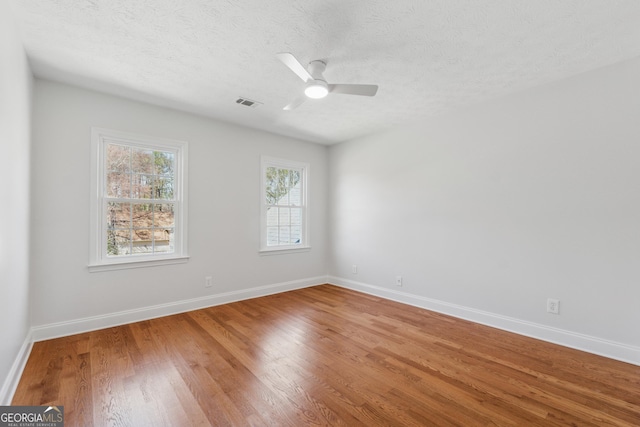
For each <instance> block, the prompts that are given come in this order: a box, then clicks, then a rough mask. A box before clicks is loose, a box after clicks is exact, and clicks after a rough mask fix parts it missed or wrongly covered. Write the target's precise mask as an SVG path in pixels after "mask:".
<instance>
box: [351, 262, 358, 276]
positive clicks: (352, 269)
mask: <svg viewBox="0 0 640 427" xmlns="http://www.w3.org/2000/svg"><path fill="white" fill-rule="evenodd" d="M351 273H353V274H358V266H357V265H355V264H353V265H352V266H351Z"/></svg>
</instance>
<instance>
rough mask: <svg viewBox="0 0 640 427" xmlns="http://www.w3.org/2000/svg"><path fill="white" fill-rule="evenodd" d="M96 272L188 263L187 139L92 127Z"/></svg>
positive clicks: (93, 260)
mask: <svg viewBox="0 0 640 427" xmlns="http://www.w3.org/2000/svg"><path fill="white" fill-rule="evenodd" d="M92 158H93V163H92V182H91V187H92V198H91V204H92V206H91V212H92V215H91V260H90V265H89V268H90V270H91V271H101V270H108V269H117V268H133V267H141V266H148V265H155V264H164V263H176V262H186V260H187V255H186V243H187V229H186V206H187V204H186V173H185V166H186V164H187V143H186V142H182V141H174V140H167V139H159V138H148V137H142V136H138V135H131V134H127V133H123V132H117V131H111V130H106V129H96V128H94V129H93V130H92Z"/></svg>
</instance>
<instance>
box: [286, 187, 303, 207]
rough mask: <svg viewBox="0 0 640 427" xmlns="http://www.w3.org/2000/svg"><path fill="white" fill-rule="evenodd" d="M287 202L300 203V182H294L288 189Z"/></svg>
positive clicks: (297, 204)
mask: <svg viewBox="0 0 640 427" xmlns="http://www.w3.org/2000/svg"><path fill="white" fill-rule="evenodd" d="M289 203H290V204H291V205H293V206H300V205H302V191H300V183H298V184H296V186H295V187H292V188H291V190H289Z"/></svg>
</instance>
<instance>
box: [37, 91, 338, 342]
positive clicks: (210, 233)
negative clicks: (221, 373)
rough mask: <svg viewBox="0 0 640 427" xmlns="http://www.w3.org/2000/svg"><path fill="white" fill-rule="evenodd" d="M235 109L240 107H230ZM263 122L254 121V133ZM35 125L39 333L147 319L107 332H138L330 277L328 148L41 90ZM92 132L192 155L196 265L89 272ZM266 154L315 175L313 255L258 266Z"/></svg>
mask: <svg viewBox="0 0 640 427" xmlns="http://www.w3.org/2000/svg"><path fill="white" fill-rule="evenodd" d="M229 108H240V107H238V106H237V105H236V104H235V103H233V102H231V103H230V104H229ZM252 112H253V110H251V109H247V120H248V121H249V120H251V114H252ZM33 122H34V135H33V153H32V159H33V160H32V165H33V173H32V179H33V186H32V187H33V193H32V208H33V211H32V216H33V221H32V248H33V249H32V251H31V254H32V287H33V292H34V298H33V306H32V309H33V325H34V327H35V329H36V330H37V329H38V328H41V327H43V326H44V327H45V328H46V325H52V324H55V323H56V322H69V321H74V320H78V319H85V320H87V318H91V317H93V316H105V315H110V314H113V313H119V312H123V311H127V310H134V311H135V310H141V309H142V311H141V312H136V313H133V314H132V315H131V316H129V317H126V316H124V317H123V316H120V317H116V318H113V319H110V320H109V319H107V320H106V321H105V322H106V323H110V322H111V321H115V322H116V323H117V322H119V321H131V320H135V319H137V318H140V317H149V316H154V315H160V314H162V313H163V311H162V310H160V311H148V312H144V308H145V307H150V306H157V305H162V304H174V303H176V302H179V301H185V300H192V299H202V298H204V300H199V302H198V304H200V305H202V304H205V305H206V304H207V303H212V302H215V300H214V299H211V300H207V299H206V298H207V297H208V296H215V295H220V294H225V295H227V293H233V295H236V296H238V297H248V294H239V293H238V292H239V291H241V290H247V289H254V288H256V287H261V286H269V285H277V284H283V283H285V284H290V282H294V283H293V285H292V286H296V285H304V284H307V283H312V282H313V278H315V277H322V278H324V277H326V276H325V275H326V242H325V233H324V231H325V229H326V224H325V222H326V214H325V210H326V205H327V200H326V198H327V192H326V186H327V184H326V183H327V175H326V173H327V157H328V150H327V148H326V147H325V146H321V145H317V144H311V143H306V142H303V141H299V140H294V139H290V138H285V137H281V136H276V135H272V134H267V133H264V132H260V131H254V130H250V129H246V128H241V127H238V126H234V125H230V124H225V123H222V122H219V121H215V120H211V119H207V118H204V117H199V116H194V115H191V114H186V113H181V112H178V111H174V110H170V109H165V108H161V107H155V106H151V105H148V104H143V103H138V102H134V101H129V100H126V99H123V98H118V97H113V96H109V95H104V94H101V93H97V92H92V91H88V90H84V89H79V88H74V87H71V86H66V85H62V84H58V83H53V82H49V81H42V80H39V79H36V83H35V88H34V115H33ZM92 126H96V127H102V128H108V129H115V130H120V131H126V132H132V133H137V134H142V135H151V136H158V137H162V138H172V139H179V140H186V141H187V142H188V143H189V166H188V179H189V189H188V191H189V217H188V222H189V255H190V256H191V259H190V260H189V262H188V263H187V264H181V265H170V266H160V267H150V268H140V269H132V270H119V271H109V272H100V273H89V272H88V270H87V263H88V245H89V173H90V171H89V170H90V160H91V159H90V140H91V127H92ZM262 154H265V155H269V156H274V157H282V158H287V159H291V160H297V161H304V162H308V163H310V166H311V176H310V186H311V188H310V197H311V198H312V200H311V212H310V214H311V239H312V241H311V244H312V249H311V251H309V252H305V253H297V254H288V255H273V256H260V255H259V254H258V249H259V237H260V233H259V218H260V216H259V212H260V199H259V191H260V179H259V177H260V155H262ZM205 276H213V282H214V286H213V287H212V288H208V289H205V288H204V283H205ZM310 278H311V280H310V281H309V280H308V279H310ZM285 288H286V286H285ZM281 289H282V287H280V288H274V289H272V290H273V291H277V290H281ZM230 298H231V299H233V297H230ZM224 300H225V299H224V298H223V299H221V300H220V301H221V302H223V301H224ZM198 304H196V305H198ZM191 307H192V305H183V306H179V307H177V308H178V309H188V308H191ZM174 308H175V307H174ZM172 309H173V308H169V309H168V310H169V311H171V310H172ZM105 322H102V323H101V322H97V323H95V324H92V323H90V322H89V323H87V322H85V323H84V324H83V325H76V326H77V328H76V326H74V325H70V327H69V328H64V327H62V328H57V329H56V328H55V327H53V328H52V329H50V330H49V331H48V332H44V333H42V334H40V333H38V334H36V336H35V338H36V339H38V338H41V337H47V336H50V335H52V334H53V335H55V334H59V333H68V332H73V331H74V330H76V329H78V330H80V329H83V328H84V327H85V326H87V325H93V326H96V327H100V326H103V325H104V324H105ZM54 326H55V325H54Z"/></svg>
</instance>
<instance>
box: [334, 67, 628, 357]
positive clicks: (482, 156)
mask: <svg viewBox="0 0 640 427" xmlns="http://www.w3.org/2000/svg"><path fill="white" fill-rule="evenodd" d="M639 76H640V60H634V61H630V62H625V63H621V64H617V65H614V66H611V67H608V68H603V69H600V70H596V71H593V72H590V73H586V74H582V75H579V76H576V77H573V78H571V79H567V80H564V81H561V82H558V83H555V84H551V85H548V86H545V87H541V88H536V89H533V90H530V91H527V92H522V93H519V94H515V95H513V96H510V97H507V98H503V99H500V100H494V101H493V102H488V103H485V104H482V105H476V106H473V107H471V108H467V109H465V110H464V111H459V112H456V113H451V114H447V115H443V116H442V117H437V118H433V119H429V120H425V121H424V122H423V123H421V124H417V125H415V126H413V127H410V128H405V129H399V130H395V131H393V132H389V133H385V134H380V135H374V136H370V137H366V138H362V139H359V140H355V141H350V142H347V143H342V144H339V145H336V146H333V147H332V148H331V150H330V156H329V162H330V173H329V175H330V182H331V184H330V187H329V192H330V194H331V199H330V200H331V202H330V203H331V212H330V224H331V236H332V244H331V262H330V274H332V275H334V276H336V277H335V280H336V281H337V282H338V283H341V284H344V285H346V286H350V287H354V288H359V289H362V290H367V291H370V292H372V293H378V294H381V295H385V296H387V297H391V298H395V299H398V300H404V301H409V302H413V303H416V304H418V305H424V306H432V307H434V308H439V309H440V310H441V311H444V312H450V313H454V314H459V315H466V317H468V318H474V319H477V320H483V321H485V323H490V324H495V325H497V326H505V327H506V328H507V329H509V328H510V329H513V330H517V331H519V332H523V333H527V334H530V335H534V336H535V335H538V336H541V337H543V338H545V334H547V333H548V336H546V338H549V337H555V339H556V340H557V341H560V342H563V343H564V344H569V345H572V342H571V341H572V340H574V339H575V340H576V342H578V341H579V342H581V344H580V343H578V344H575V343H573V344H574V345H575V346H577V347H582V348H584V347H585V346H587V347H588V346H590V345H592V344H594V343H596V347H597V345H599V344H602V345H603V346H604V347H607V346H608V345H609V344H612V346H613V350H612V351H613V352H616V351H618V350H620V352H621V353H625V352H626V356H624V355H622V356H621V354H616V355H614V356H618V357H619V358H622V359H627V360H632V361H634V362H635V363H638V364H640V328H639V327H638V325H640V309H639V307H640V79H639ZM352 264H357V265H358V273H357V274H352V272H351V266H352ZM400 274H401V275H402V276H403V278H404V286H403V287H402V288H397V287H395V286H394V280H395V276H396V275H400ZM400 291H401V292H400ZM548 297H552V298H557V299H560V300H561V303H560V304H561V305H560V309H561V311H560V315H552V314H548V313H546V299H547V298H548ZM536 325H537V326H536ZM556 328H557V329H556ZM558 330H560V331H564V332H566V333H559V334H558V333H557V332H558ZM585 335H586V337H585ZM553 339H554V338H552V340H553ZM609 341H612V342H613V343H609ZM598 343H599V344H598ZM618 344H620V345H618ZM586 349H587V350H593V349H589V348H586ZM609 350H611V348H609V349H608V350H598V349H596V351H595V352H601V353H607V352H608V351H609Z"/></svg>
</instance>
